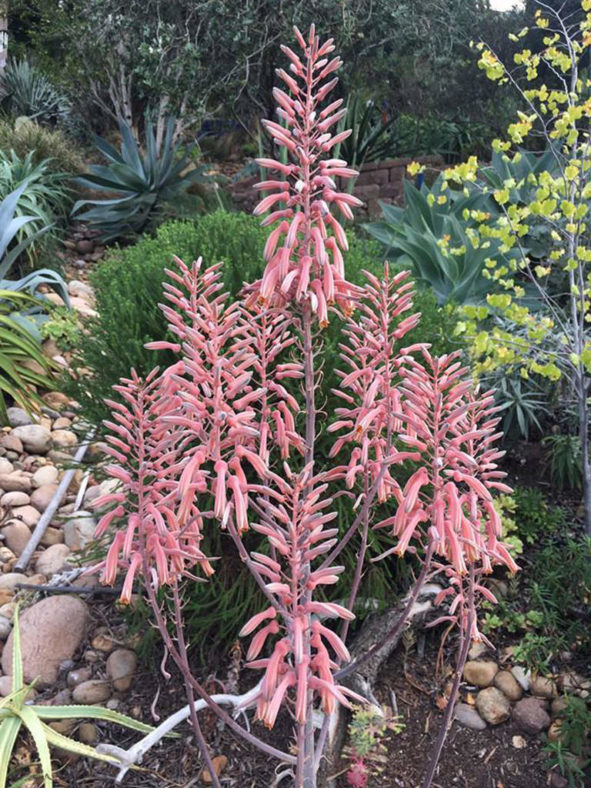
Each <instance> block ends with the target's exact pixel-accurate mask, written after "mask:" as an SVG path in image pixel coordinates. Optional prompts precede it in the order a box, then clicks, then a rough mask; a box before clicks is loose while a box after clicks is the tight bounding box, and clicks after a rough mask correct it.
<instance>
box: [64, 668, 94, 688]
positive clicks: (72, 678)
mask: <svg viewBox="0 0 591 788" xmlns="http://www.w3.org/2000/svg"><path fill="white" fill-rule="evenodd" d="M91 677H92V668H76V669H75V670H71V671H70V672H69V673H68V677H67V679H66V681H67V684H68V687H70V688H71V687H75V686H76V685H78V684H82V682H83V681H88V680H89V679H90V678H91Z"/></svg>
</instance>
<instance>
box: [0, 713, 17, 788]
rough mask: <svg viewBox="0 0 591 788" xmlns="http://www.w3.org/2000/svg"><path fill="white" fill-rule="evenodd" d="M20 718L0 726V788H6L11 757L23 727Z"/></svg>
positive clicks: (12, 718) (7, 721) (4, 722)
mask: <svg viewBox="0 0 591 788" xmlns="http://www.w3.org/2000/svg"><path fill="white" fill-rule="evenodd" d="M21 724H22V723H21V720H20V719H19V717H14V716H13V717H11V718H10V719H8V720H4V721H3V722H2V723H1V724H0V788H6V780H7V778H8V765H9V763H10V756H11V754H12V750H13V748H14V744H15V742H16V738H17V736H18V732H19V730H20V727H21Z"/></svg>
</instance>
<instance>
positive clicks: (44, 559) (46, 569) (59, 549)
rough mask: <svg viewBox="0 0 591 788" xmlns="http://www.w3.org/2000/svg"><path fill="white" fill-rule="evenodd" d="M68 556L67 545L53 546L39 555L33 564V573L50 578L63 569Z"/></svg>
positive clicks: (68, 549)
mask: <svg viewBox="0 0 591 788" xmlns="http://www.w3.org/2000/svg"><path fill="white" fill-rule="evenodd" d="M69 555H70V548H69V547H68V546H67V545H65V544H54V545H52V546H51V547H48V548H47V550H44V551H43V552H42V553H41V555H40V556H39V558H38V559H37V563H36V564H35V571H36V572H40V573H41V574H42V575H45V576H46V577H51V576H52V575H55V574H57V573H58V572H59V571H60V570H61V569H63V567H64V565H65V564H66V561H67V558H68V556H69Z"/></svg>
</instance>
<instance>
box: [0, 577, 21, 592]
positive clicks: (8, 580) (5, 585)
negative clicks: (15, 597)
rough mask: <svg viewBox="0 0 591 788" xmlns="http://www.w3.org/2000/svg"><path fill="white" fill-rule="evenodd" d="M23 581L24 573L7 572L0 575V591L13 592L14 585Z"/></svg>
mask: <svg viewBox="0 0 591 788" xmlns="http://www.w3.org/2000/svg"><path fill="white" fill-rule="evenodd" d="M23 581H24V575H22V574H21V573H20V572H7V573H6V574H5V575H0V591H3V590H5V591H10V592H11V593H14V590H15V588H16V586H17V585H18V584H19V583H22V582H23Z"/></svg>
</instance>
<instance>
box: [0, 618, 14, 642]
mask: <svg viewBox="0 0 591 788" xmlns="http://www.w3.org/2000/svg"><path fill="white" fill-rule="evenodd" d="M11 632H12V622H11V620H10V619H9V618H6V617H5V616H0V638H1V639H2V640H5V639H6V638H7V637H8V636H9V635H10V633H11Z"/></svg>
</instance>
